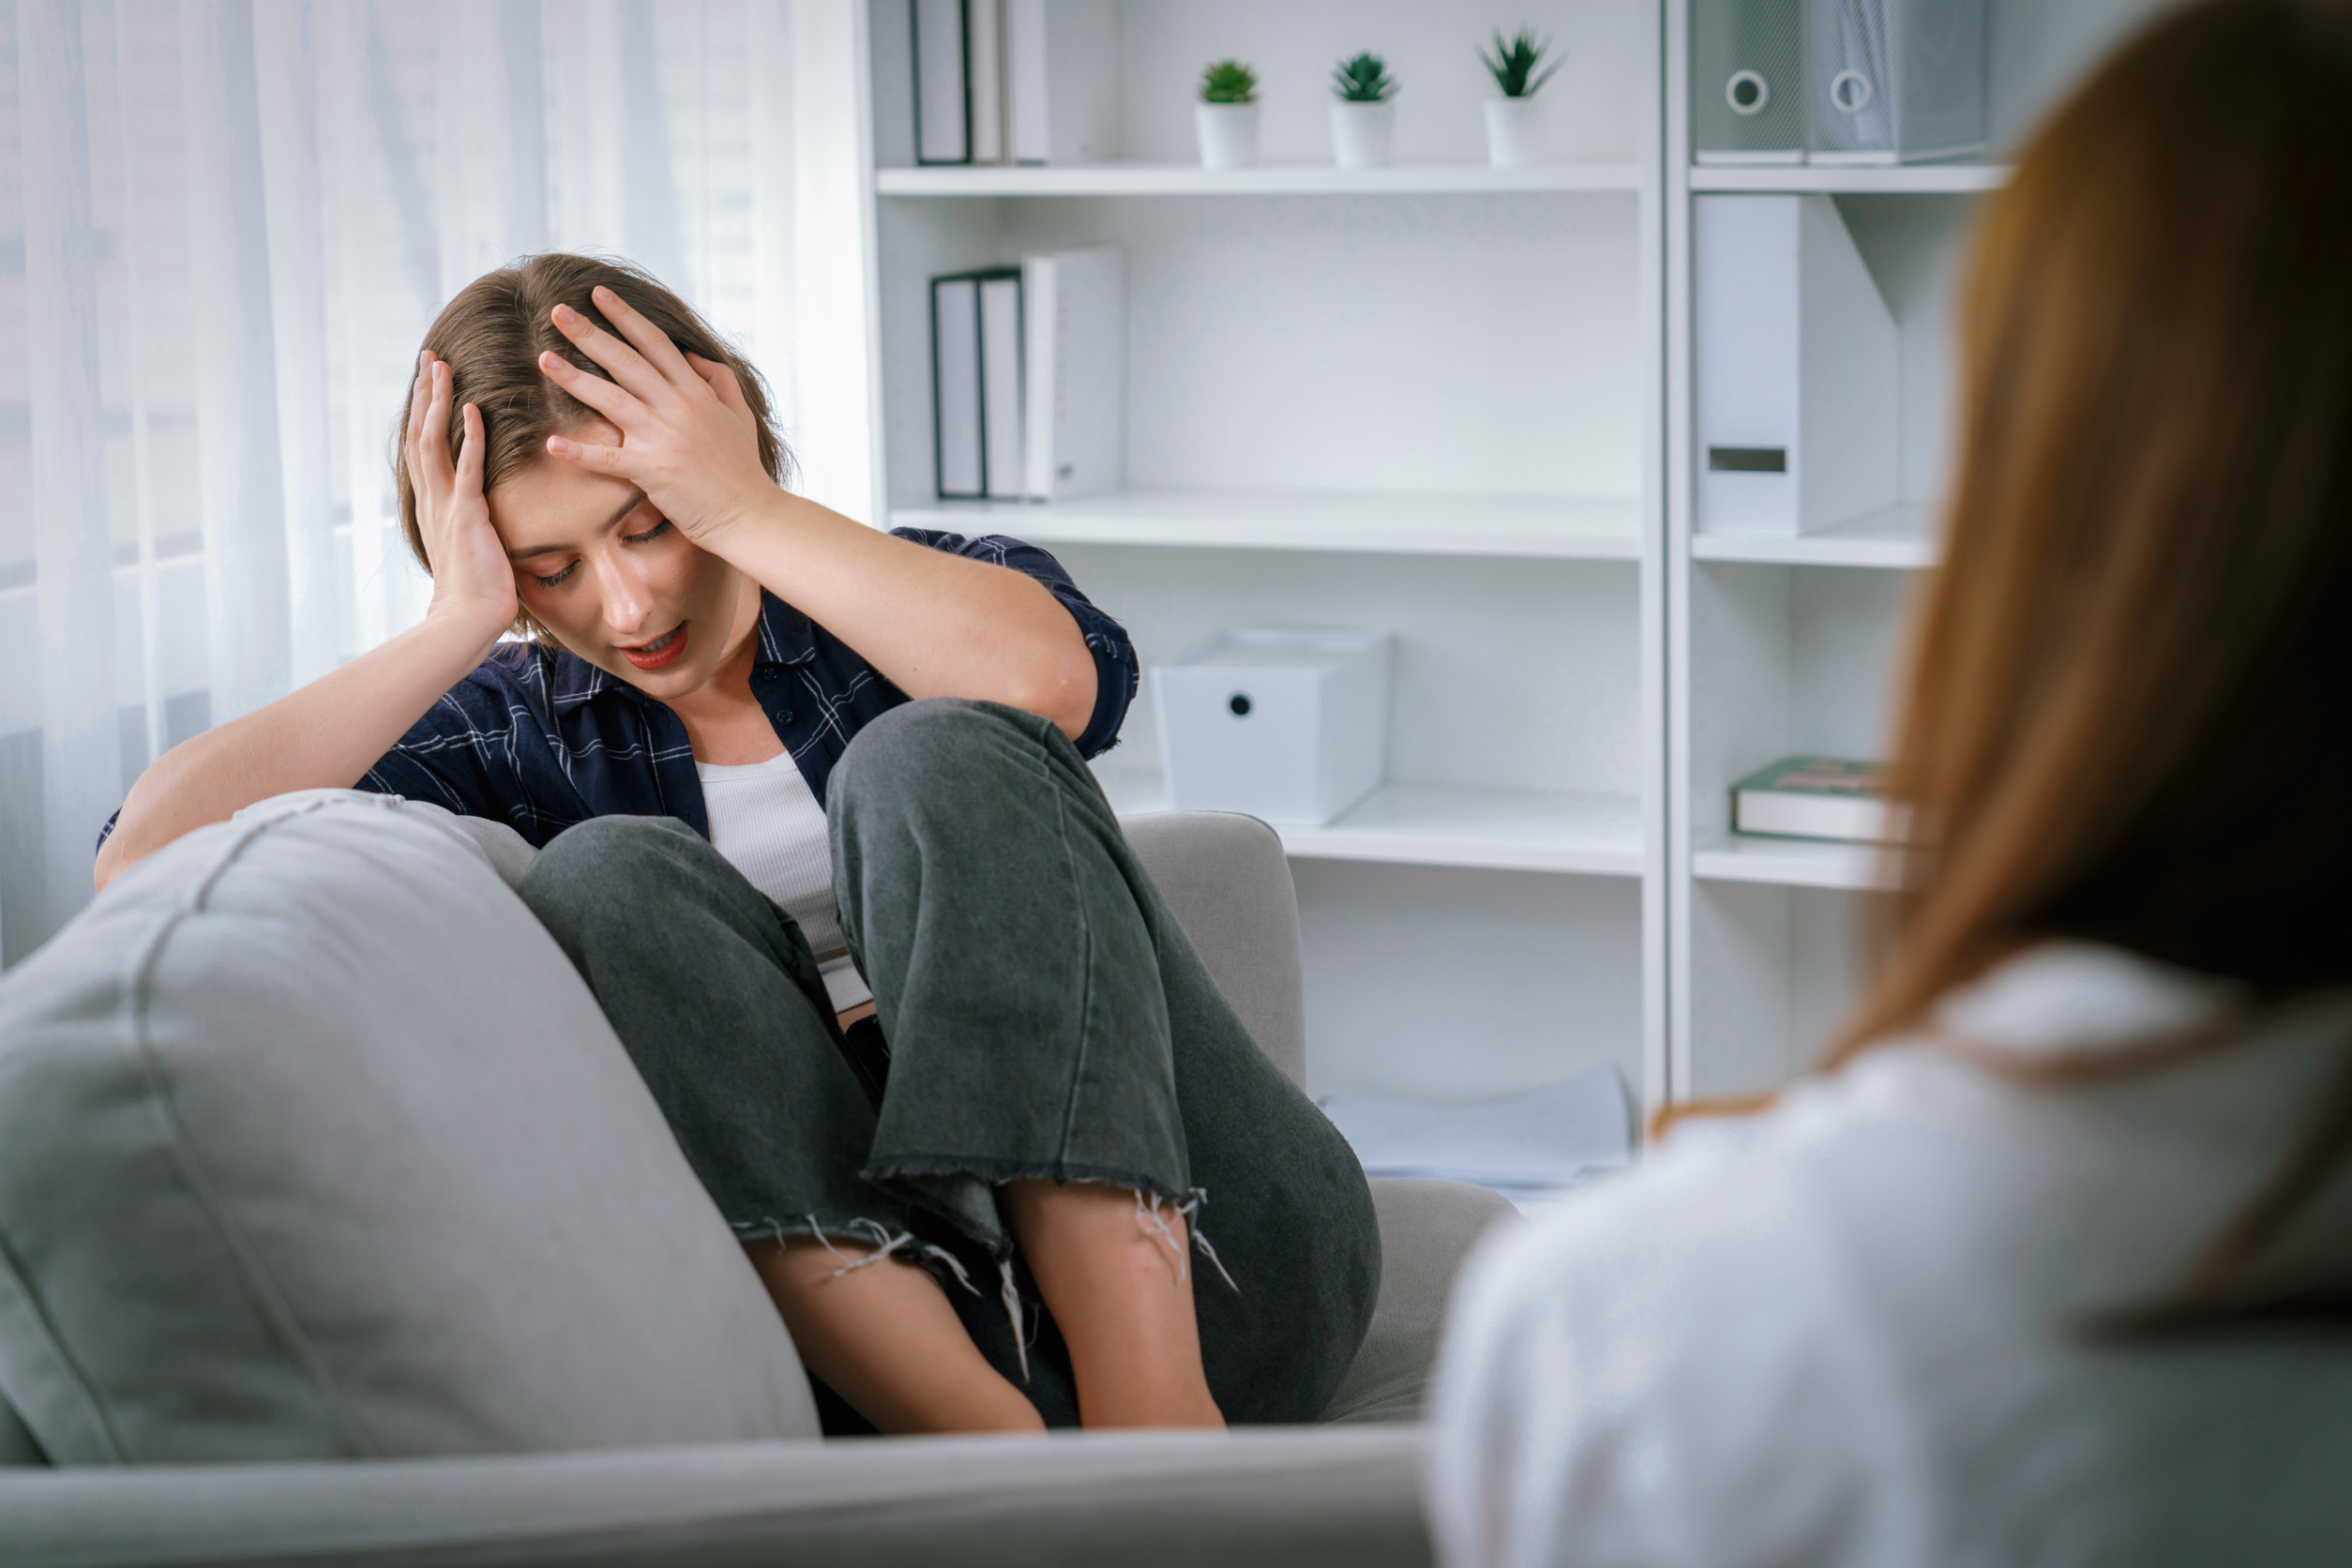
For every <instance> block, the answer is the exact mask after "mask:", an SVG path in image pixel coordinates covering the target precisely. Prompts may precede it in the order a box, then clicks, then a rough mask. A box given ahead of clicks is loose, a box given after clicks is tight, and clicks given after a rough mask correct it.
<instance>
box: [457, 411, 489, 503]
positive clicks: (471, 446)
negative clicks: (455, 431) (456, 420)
mask: <svg viewBox="0 0 2352 1568" xmlns="http://www.w3.org/2000/svg"><path fill="white" fill-rule="evenodd" d="M461 417H462V418H463V420H464V425H465V433H464V436H463V438H462V440H461V442H460V445H459V447H458V482H459V484H460V485H461V486H463V487H465V488H466V489H468V490H479V489H480V488H481V486H482V463H483V460H484V456H485V454H484V451H483V448H484V447H486V446H488V445H490V443H489V442H488V441H487V440H486V439H485V438H484V436H483V433H482V411H481V410H480V409H478V408H476V407H475V406H474V405H473V404H472V403H468V404H466V405H465V407H464V409H463V410H462V411H461Z"/></svg>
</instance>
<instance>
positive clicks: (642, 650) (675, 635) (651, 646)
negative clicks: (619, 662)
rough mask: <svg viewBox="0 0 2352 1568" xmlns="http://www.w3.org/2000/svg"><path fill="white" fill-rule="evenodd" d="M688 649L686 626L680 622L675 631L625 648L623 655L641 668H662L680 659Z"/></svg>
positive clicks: (622, 651)
mask: <svg viewBox="0 0 2352 1568" xmlns="http://www.w3.org/2000/svg"><path fill="white" fill-rule="evenodd" d="M685 653H686V623H685V622H684V621H681V622H679V623H678V627H677V629H676V630H675V631H672V632H670V633H669V634H667V635H666V636H662V637H656V638H655V639H654V640H653V641H651V642H641V643H639V644H638V645H637V646H636V647H634V648H624V649H622V650H621V656H622V657H623V658H625V659H626V660H628V661H629V662H630V663H631V664H634V665H635V666H637V667H638V668H639V669H640V670H661V669H665V668H667V667H668V666H670V665H671V664H674V663H676V662H677V661H678V659H679V657H680V656H682V655H684V654H685Z"/></svg>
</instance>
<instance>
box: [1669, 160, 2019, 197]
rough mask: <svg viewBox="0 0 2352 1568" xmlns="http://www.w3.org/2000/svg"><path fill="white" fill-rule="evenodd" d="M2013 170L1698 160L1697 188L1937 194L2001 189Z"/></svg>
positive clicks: (2002, 166) (2000, 165) (2000, 167)
mask: <svg viewBox="0 0 2352 1568" xmlns="http://www.w3.org/2000/svg"><path fill="white" fill-rule="evenodd" d="M2009 173H2010V169H2009V165H2008V164H2006V163H1870V164H1825V163H1695V164H1693V165H1691V188H1692V189H1693V190H1769V191H1822V192H1826V193H1828V194H1831V195H1840V196H1861V195H1870V194H1874V193H1886V194H1916V195H1937V194H1952V193H1964V192H1968V191H1975V190H1998V189H1999V188H2001V187H2002V186H2004V185H2006V184H2008V183H2009Z"/></svg>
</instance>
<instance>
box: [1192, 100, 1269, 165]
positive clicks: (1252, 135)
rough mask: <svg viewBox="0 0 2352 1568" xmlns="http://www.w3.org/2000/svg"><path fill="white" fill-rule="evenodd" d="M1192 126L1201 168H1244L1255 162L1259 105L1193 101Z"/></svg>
mask: <svg viewBox="0 0 2352 1568" xmlns="http://www.w3.org/2000/svg"><path fill="white" fill-rule="evenodd" d="M1192 128H1193V129H1194V130H1196V131H1198V132H1199V134H1200V167H1202V168H1203V169H1246V168H1248V167H1249V166H1250V165H1252V164H1254V163H1256V162H1257V161H1258V106H1257V105H1256V104H1254V103H1196V104H1194V105H1193V106H1192Z"/></svg>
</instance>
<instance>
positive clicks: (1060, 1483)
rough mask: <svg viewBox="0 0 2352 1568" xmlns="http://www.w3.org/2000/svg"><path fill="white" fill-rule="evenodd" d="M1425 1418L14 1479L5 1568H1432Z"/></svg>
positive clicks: (43, 1474) (7, 1501)
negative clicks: (1423, 1475) (165, 1567)
mask: <svg viewBox="0 0 2352 1568" xmlns="http://www.w3.org/2000/svg"><path fill="white" fill-rule="evenodd" d="M1420 1456H1421V1433H1420V1430H1419V1429H1418V1428H1416V1427H1395V1428H1387V1429H1381V1430H1364V1431H1346V1432H1340V1431H1331V1430H1327V1429H1320V1428H1304V1427H1269V1428H1258V1429H1244V1430H1241V1431H1236V1432H1233V1433H1229V1434H1227V1433H1204V1432H1135V1433H1122V1432H1113V1433H1087V1434H1075V1433H1073V1434H1060V1435H1052V1436H1046V1437H1037V1438H999V1437H979V1438H972V1437H965V1438H906V1439H891V1440H876V1439H851V1440H841V1441H835V1442H827V1443H758V1444H742V1445H708V1446H699V1447H673V1448H660V1449H641V1450H619V1451H605V1452H598V1453H589V1454H566V1455H532V1456H521V1457H498V1458H482V1459H428V1460H379V1461H363V1462H357V1463H311V1464H294V1465H235V1466H222V1465H214V1466H201V1467H199V1466H171V1467H161V1466H158V1467H148V1468H139V1469H128V1470H113V1469H96V1468H92V1469H76V1470H47V1471H43V1470H15V1471H10V1472H0V1518H5V1519H6V1520H7V1521H8V1545H7V1553H6V1555H7V1558H8V1562H9V1563H10V1564H11V1568H66V1565H68V1564H70V1565H71V1568H98V1565H101V1564H104V1565H136V1568H149V1565H161V1564H174V1565H188V1564H197V1563H231V1562H234V1563H249V1564H264V1565H269V1568H284V1565H289V1564H294V1563H305V1564H334V1565H337V1568H362V1565H364V1568H396V1565H397V1568H460V1565H467V1568H470V1565H476V1564H481V1565H488V1564H492V1563H496V1564H517V1563H526V1562H527V1563H532V1564H554V1565H560V1568H653V1565H654V1564H677V1563H694V1564H698V1565H709V1568H719V1565H723V1564H732V1563H744V1564H750V1563H754V1562H757V1563H761V1564H770V1563H776V1562H783V1561H789V1562H792V1563H793V1564H795V1565H796V1568H834V1565H844V1568H846V1565H849V1564H884V1563H891V1564H896V1563H909V1562H950V1561H952V1562H955V1563H957V1564H958V1565H959V1568H962V1565H972V1568H979V1565H983V1564H997V1563H1002V1564H1004V1565H1006V1568H1015V1565H1019V1568H1030V1565H1033V1564H1043V1563H1064V1562H1066V1563H1072V1564H1078V1563H1088V1564H1093V1563H1109V1562H1116V1563H1121V1564H1125V1565H1133V1568H1146V1565H1151V1568H1159V1565H1168V1568H1173V1565H1177V1564H1199V1565H1211V1564H1214V1568H1250V1565H1253V1564H1264V1565H1266V1568H1274V1565H1277V1564H1283V1565H1289V1564H1313V1563H1332V1564H1341V1563H1345V1564H1349V1565H1364V1568H1376V1565H1389V1564H1394V1565H1396V1568H1406V1565H1415V1568H1418V1565H1421V1564H1425V1563H1427V1562H1428V1561H1429V1560H1430V1548H1429V1541H1428V1535H1427V1532H1426V1530H1425V1528H1424V1526H1423V1523H1422V1515H1421V1502H1420Z"/></svg>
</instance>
